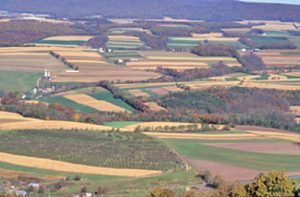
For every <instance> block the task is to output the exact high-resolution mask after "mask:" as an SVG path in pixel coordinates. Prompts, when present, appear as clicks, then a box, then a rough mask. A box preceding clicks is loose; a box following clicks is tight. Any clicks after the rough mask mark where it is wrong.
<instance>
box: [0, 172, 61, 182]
mask: <svg viewBox="0 0 300 197" xmlns="http://www.w3.org/2000/svg"><path fill="white" fill-rule="evenodd" d="M0 176H1V177H4V178H18V177H24V176H27V177H36V178H40V179H42V180H49V181H59V180H62V179H63V178H64V177H63V176H55V175H40V174H35V173H30V172H22V171H15V170H8V169H0Z"/></svg>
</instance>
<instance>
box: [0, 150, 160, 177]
mask: <svg viewBox="0 0 300 197" xmlns="http://www.w3.org/2000/svg"><path fill="white" fill-rule="evenodd" d="M0 156H1V157H0V161H1V162H5V163H9V164H14V165H19V164H22V166H26V167H31V168H37V169H44V170H54V171H61V172H69V173H80V174H93V175H109V176H125V177H145V176H153V175H159V174H161V171H155V170H140V169H118V168H104V167H93V166H88V165H79V164H73V163H68V162H61V161H55V160H50V159H43V158H37V157H27V156H20V155H15V154H7V153H1V152H0Z"/></svg>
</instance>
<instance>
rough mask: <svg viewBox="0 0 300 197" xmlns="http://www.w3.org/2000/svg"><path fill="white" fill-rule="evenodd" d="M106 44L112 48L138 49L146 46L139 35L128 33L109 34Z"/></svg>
mask: <svg viewBox="0 0 300 197" xmlns="http://www.w3.org/2000/svg"><path fill="white" fill-rule="evenodd" d="M108 39H109V41H108V42H107V43H106V46H107V47H108V48H111V49H138V48H142V47H145V44H144V43H143V42H142V41H141V40H140V38H139V37H135V36H126V35H109V36H108Z"/></svg>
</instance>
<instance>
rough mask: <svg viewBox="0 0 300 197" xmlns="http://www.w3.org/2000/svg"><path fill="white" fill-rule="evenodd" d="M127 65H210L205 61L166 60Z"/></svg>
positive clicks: (129, 63)
mask: <svg viewBox="0 0 300 197" xmlns="http://www.w3.org/2000/svg"><path fill="white" fill-rule="evenodd" d="M127 66H197V67H208V65H207V64H206V63H204V62H165V61H144V62H128V63H127Z"/></svg>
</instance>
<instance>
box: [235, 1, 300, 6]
mask: <svg viewBox="0 0 300 197" xmlns="http://www.w3.org/2000/svg"><path fill="white" fill-rule="evenodd" d="M240 1H247V2H260V3H285V4H298V5H300V0H240Z"/></svg>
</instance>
